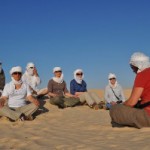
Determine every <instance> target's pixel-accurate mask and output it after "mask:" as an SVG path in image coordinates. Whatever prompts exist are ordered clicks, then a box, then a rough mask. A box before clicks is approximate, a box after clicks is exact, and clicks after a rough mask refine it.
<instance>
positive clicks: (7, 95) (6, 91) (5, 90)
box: [2, 84, 9, 98]
mask: <svg viewBox="0 0 150 150" xmlns="http://www.w3.org/2000/svg"><path fill="white" fill-rule="evenodd" d="M8 89H9V85H8V84H6V85H5V86H4V90H3V93H2V96H5V97H7V98H8V97H9V92H8Z"/></svg>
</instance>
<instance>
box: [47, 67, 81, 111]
mask: <svg viewBox="0 0 150 150" xmlns="http://www.w3.org/2000/svg"><path fill="white" fill-rule="evenodd" d="M53 73H54V77H53V78H52V79H51V80H49V82H48V95H49V96H50V103H51V104H53V105H57V106H58V107H59V108H65V107H73V106H75V105H77V104H79V102H80V101H79V99H78V98H77V97H76V96H74V95H72V94H70V93H69V91H68V89H67V85H66V82H65V81H64V75H63V73H62V69H61V68H60V67H55V68H54V69H53Z"/></svg>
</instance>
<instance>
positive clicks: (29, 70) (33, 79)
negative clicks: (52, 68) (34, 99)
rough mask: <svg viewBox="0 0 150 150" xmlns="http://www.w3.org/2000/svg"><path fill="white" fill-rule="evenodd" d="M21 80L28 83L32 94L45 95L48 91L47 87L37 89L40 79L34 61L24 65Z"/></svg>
mask: <svg viewBox="0 0 150 150" xmlns="http://www.w3.org/2000/svg"><path fill="white" fill-rule="evenodd" d="M22 80H23V82H26V83H27V84H29V86H30V89H31V91H32V94H33V95H38V96H40V95H45V94H47V93H48V91H47V88H44V89H40V90H39V89H38V85H39V84H40V83H41V79H40V77H39V75H38V71H37V69H36V67H35V65H34V63H32V62H29V63H28V64H27V66H26V71H25V73H24V74H23V76H22Z"/></svg>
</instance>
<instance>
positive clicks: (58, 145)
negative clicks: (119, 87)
mask: <svg viewBox="0 0 150 150" xmlns="http://www.w3.org/2000/svg"><path fill="white" fill-rule="evenodd" d="M97 92H98V91H97ZM101 92H102V91H101ZM44 101H45V102H46V103H45V104H44V107H45V108H46V109H48V110H49V111H48V112H45V113H42V114H40V115H38V116H37V117H36V119H35V120H33V121H25V122H19V121H18V122H9V121H8V120H7V119H6V118H4V117H2V118H1V119H0V122H1V123H0V128H1V134H0V149H1V150H9V149H12V150H41V149H42V150H50V149H51V150H105V149H106V150H107V149H108V150H109V149H114V150H129V149H132V150H149V147H150V144H149V139H150V128H143V129H140V130H139V129H135V128H128V127H125V128H112V127H111V125H110V117H109V111H106V110H93V109H90V108H89V107H88V106H77V107H74V108H66V109H58V108H57V107H56V106H53V105H51V104H49V103H48V100H44Z"/></svg>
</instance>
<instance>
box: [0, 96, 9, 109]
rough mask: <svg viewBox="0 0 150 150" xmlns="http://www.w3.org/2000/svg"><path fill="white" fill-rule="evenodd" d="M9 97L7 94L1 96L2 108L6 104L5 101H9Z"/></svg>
mask: <svg viewBox="0 0 150 150" xmlns="http://www.w3.org/2000/svg"><path fill="white" fill-rule="evenodd" d="M7 99H8V98H7V97H5V96H2V97H1V98H0V108H2V107H4V104H5V102H6V101H7Z"/></svg>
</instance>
